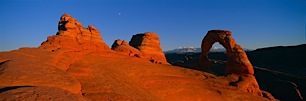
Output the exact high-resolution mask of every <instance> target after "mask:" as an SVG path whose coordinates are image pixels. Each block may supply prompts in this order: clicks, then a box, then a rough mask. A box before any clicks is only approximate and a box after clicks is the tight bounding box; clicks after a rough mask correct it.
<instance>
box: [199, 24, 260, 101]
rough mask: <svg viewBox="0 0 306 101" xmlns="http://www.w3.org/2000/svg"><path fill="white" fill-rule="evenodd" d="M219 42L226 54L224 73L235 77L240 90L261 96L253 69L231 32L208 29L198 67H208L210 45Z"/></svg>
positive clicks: (235, 82)
mask: <svg viewBox="0 0 306 101" xmlns="http://www.w3.org/2000/svg"><path fill="white" fill-rule="evenodd" d="M216 42H219V43H220V44H221V45H222V46H223V47H224V48H225V49H226V55H227V63H226V67H225V74H226V75H229V77H233V75H236V76H234V77H235V78H236V81H233V82H232V83H234V84H235V85H236V86H237V87H238V88H240V90H242V91H245V92H251V93H254V94H257V95H260V96H262V93H261V91H260V89H259V85H258V83H257V81H256V79H255V77H254V76H253V74H254V69H253V66H252V64H251V63H250V61H249V60H248V57H247V55H246V53H245V52H244V50H243V49H242V47H241V46H240V45H238V44H237V43H236V41H235V40H234V38H233V37H232V32H230V31H227V30H210V31H208V32H207V34H206V36H205V37H204V38H203V40H202V45H201V48H202V52H201V56H200V67H201V68H204V69H205V70H207V69H209V67H210V62H209V59H208V56H207V54H208V52H209V50H210V48H211V47H212V45H213V44H214V43H216Z"/></svg>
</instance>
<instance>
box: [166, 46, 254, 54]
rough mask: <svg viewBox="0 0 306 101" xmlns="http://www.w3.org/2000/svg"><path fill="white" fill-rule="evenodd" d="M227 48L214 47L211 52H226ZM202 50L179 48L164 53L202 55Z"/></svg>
mask: <svg viewBox="0 0 306 101" xmlns="http://www.w3.org/2000/svg"><path fill="white" fill-rule="evenodd" d="M225 51H226V50H225V48H223V47H212V48H211V49H210V52H225ZM244 51H252V50H251V49H244ZM200 52H201V48H195V47H178V48H176V49H173V50H168V51H164V53H200Z"/></svg>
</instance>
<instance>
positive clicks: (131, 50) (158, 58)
mask: <svg viewBox="0 0 306 101" xmlns="http://www.w3.org/2000/svg"><path fill="white" fill-rule="evenodd" d="M112 50H115V51H118V52H121V53H124V54H128V55H129V56H137V57H140V58H144V59H148V60H150V61H151V62H153V63H159V64H168V62H167V60H166V57H165V54H164V53H163V51H162V49H161V47H160V41H159V38H158V35H157V34H155V33H154V32H146V33H144V34H136V35H133V37H132V39H131V41H130V42H129V44H128V43H127V42H126V41H125V40H123V41H121V40H120V39H118V40H115V42H114V43H113V45H112Z"/></svg>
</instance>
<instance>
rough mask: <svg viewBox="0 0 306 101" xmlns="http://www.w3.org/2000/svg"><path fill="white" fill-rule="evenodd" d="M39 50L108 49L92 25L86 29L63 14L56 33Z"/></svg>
mask: <svg viewBox="0 0 306 101" xmlns="http://www.w3.org/2000/svg"><path fill="white" fill-rule="evenodd" d="M39 48H42V49H47V50H51V51H55V50H58V49H61V48H64V49H67V50H73V51H80V50H89V51H103V50H109V47H108V46H107V45H106V44H105V42H104V41H103V40H102V37H101V35H100V32H99V31H98V30H97V29H96V28H95V27H94V26H92V25H88V28H84V27H82V24H81V23H80V22H78V21H77V20H76V19H75V18H73V17H72V16H70V15H68V14H63V15H62V16H61V18H60V21H59V23H58V32H57V33H56V35H54V36H49V37H48V39H47V40H46V41H45V42H43V43H42V44H41V46H39Z"/></svg>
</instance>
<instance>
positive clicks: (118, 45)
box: [112, 39, 143, 58]
mask: <svg viewBox="0 0 306 101" xmlns="http://www.w3.org/2000/svg"><path fill="white" fill-rule="evenodd" d="M112 50H115V51H117V52H120V53H122V54H124V55H129V56H135V57H139V58H142V57H143V53H141V52H140V51H139V50H138V49H136V48H134V47H132V46H130V45H129V43H127V42H126V41H125V40H123V41H122V40H120V39H117V40H115V42H114V43H113V45H112Z"/></svg>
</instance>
